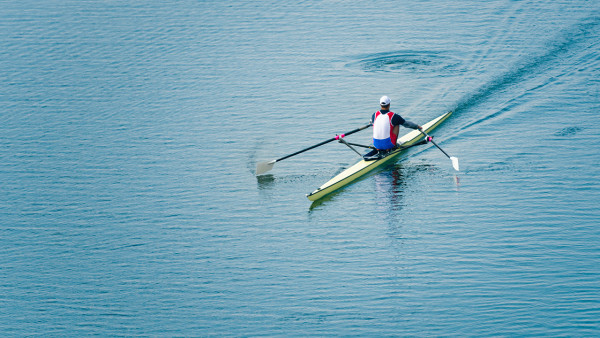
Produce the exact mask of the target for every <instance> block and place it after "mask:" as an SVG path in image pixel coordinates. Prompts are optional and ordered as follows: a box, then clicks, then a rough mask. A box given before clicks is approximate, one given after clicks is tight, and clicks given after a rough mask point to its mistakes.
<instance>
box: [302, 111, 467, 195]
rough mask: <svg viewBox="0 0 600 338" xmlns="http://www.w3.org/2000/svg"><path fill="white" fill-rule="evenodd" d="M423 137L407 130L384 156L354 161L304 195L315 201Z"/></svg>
mask: <svg viewBox="0 0 600 338" xmlns="http://www.w3.org/2000/svg"><path fill="white" fill-rule="evenodd" d="M451 114H452V112H448V113H446V114H443V115H441V116H439V117H438V118H435V119H433V120H431V121H429V122H427V123H425V124H424V125H423V131H425V133H427V132H430V131H431V130H433V129H435V128H436V127H437V126H439V125H440V124H441V123H442V122H444V120H446V119H447V118H448V117H449V116H450V115H451ZM423 138H424V135H423V133H421V132H420V131H418V130H413V131H411V132H409V133H408V134H406V135H404V136H402V137H400V138H398V141H397V144H398V148H396V149H395V150H393V151H391V152H390V153H389V154H388V155H386V156H385V157H383V158H380V159H376V160H369V161H367V160H364V159H363V160H361V161H360V162H358V163H356V164H355V165H353V166H352V167H350V168H348V169H346V170H344V171H342V172H341V173H339V174H338V175H336V176H335V177H334V178H332V179H330V180H329V181H328V182H327V183H325V184H323V185H322V186H320V187H319V188H318V189H317V190H315V191H313V192H311V193H310V194H308V195H306V197H308V199H309V200H311V201H316V200H318V199H320V198H322V197H323V196H325V195H328V194H330V193H332V192H334V191H336V190H338V189H340V188H343V187H344V186H346V185H348V184H350V183H352V182H353V181H355V180H356V179H358V178H359V177H361V176H364V175H366V174H367V173H369V172H370V171H372V170H374V169H375V168H378V167H380V166H382V165H384V164H385V163H390V162H391V161H392V160H393V159H394V158H396V157H398V155H400V154H401V153H402V152H404V150H406V149H407V148H410V147H411V146H413V145H416V144H417V143H418V142H420V141H421V140H423ZM440 150H441V149H440ZM455 168H456V167H455ZM457 170H458V169H457Z"/></svg>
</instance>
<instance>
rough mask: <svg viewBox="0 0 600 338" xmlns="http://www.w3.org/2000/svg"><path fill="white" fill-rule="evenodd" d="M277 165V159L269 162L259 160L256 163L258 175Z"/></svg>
mask: <svg viewBox="0 0 600 338" xmlns="http://www.w3.org/2000/svg"><path fill="white" fill-rule="evenodd" d="M274 165H275V160H273V161H269V162H259V163H257V164H256V176H258V175H262V174H264V173H266V172H267V171H269V170H271V169H273V166H274Z"/></svg>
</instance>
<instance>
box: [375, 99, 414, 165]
mask: <svg viewBox="0 0 600 338" xmlns="http://www.w3.org/2000/svg"><path fill="white" fill-rule="evenodd" d="M390 104H391V100H390V98H389V97H387V96H386V95H384V96H382V97H381V98H380V99H379V105H380V107H381V108H380V109H379V111H377V112H375V113H374V114H373V116H372V117H371V124H372V126H373V146H374V147H375V148H376V149H374V150H372V151H370V152H369V153H367V154H366V155H364V158H365V160H371V159H377V158H381V157H384V156H385V155H386V154H387V153H388V152H390V151H391V150H393V149H394V148H395V147H396V140H397V139H398V132H399V130H400V126H403V127H405V128H410V129H418V130H423V128H421V126H419V125H418V124H416V123H413V122H411V121H407V120H405V119H404V118H402V116H400V115H398V114H396V113H394V112H391V111H390Z"/></svg>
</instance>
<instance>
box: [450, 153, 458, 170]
mask: <svg viewBox="0 0 600 338" xmlns="http://www.w3.org/2000/svg"><path fill="white" fill-rule="evenodd" d="M450 160H452V166H453V167H454V170H456V171H459V169H458V158H456V157H454V156H452V157H450Z"/></svg>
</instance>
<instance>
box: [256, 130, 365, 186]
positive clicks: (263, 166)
mask: <svg viewBox="0 0 600 338" xmlns="http://www.w3.org/2000/svg"><path fill="white" fill-rule="evenodd" d="M370 126H371V124H367V125H364V126H362V127H360V128H356V129H354V130H351V131H349V132H347V133H345V134H342V135H336V136H335V137H332V138H330V139H329V140H326V141H323V142H321V143H318V144H315V145H314V146H310V147H308V148H305V149H302V150H299V151H297V152H295V153H293V154H289V155H286V156H284V157H282V158H278V159H276V160H272V161H267V162H259V163H257V164H256V175H261V174H264V173H266V172H267V171H269V170H271V169H273V166H274V165H275V163H277V162H279V161H283V160H285V159H286V158H289V157H292V156H294V155H298V154H300V153H303V152H305V151H307V150H311V149H313V148H316V147H320V146H322V145H324V144H326V143H329V142H333V141H336V140H339V139H340V138H342V137H345V136H347V135H351V134H354V133H357V132H359V131H361V130H363V129H367V128H369V127H370Z"/></svg>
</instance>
